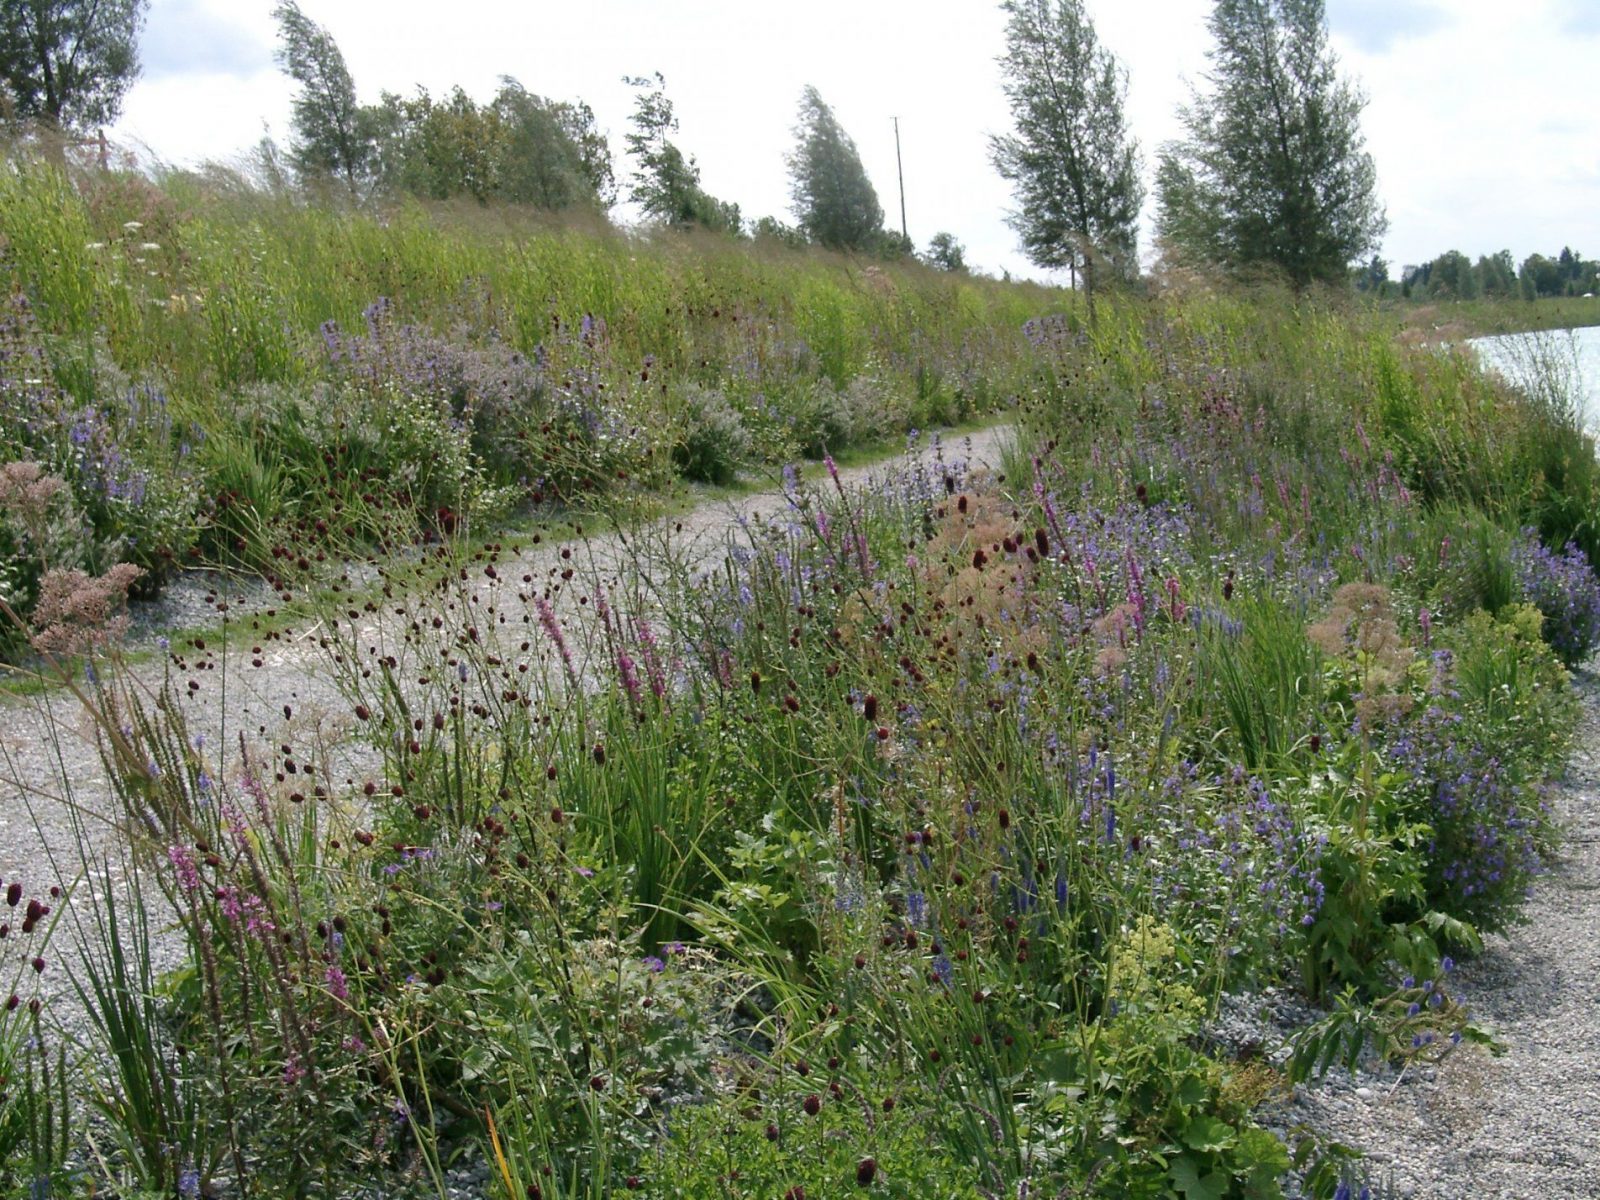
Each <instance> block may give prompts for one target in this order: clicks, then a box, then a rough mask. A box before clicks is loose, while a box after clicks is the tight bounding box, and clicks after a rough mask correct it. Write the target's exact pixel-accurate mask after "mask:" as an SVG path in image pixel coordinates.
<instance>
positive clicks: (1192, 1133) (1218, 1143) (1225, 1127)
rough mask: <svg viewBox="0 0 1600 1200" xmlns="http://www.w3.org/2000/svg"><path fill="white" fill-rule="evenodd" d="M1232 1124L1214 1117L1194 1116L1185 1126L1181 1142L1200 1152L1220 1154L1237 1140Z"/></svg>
mask: <svg viewBox="0 0 1600 1200" xmlns="http://www.w3.org/2000/svg"><path fill="white" fill-rule="evenodd" d="M1237 1137H1238V1135H1237V1134H1236V1133H1235V1132H1234V1128H1233V1126H1232V1125H1229V1124H1228V1123H1227V1122H1226V1121H1222V1120H1219V1119H1218V1118H1216V1117H1195V1118H1194V1119H1193V1120H1192V1121H1190V1122H1189V1124H1188V1125H1187V1126H1185V1128H1184V1131H1183V1143H1184V1145H1186V1146H1188V1147H1189V1148H1190V1149H1191V1150H1198V1151H1200V1153H1202V1154H1220V1153H1221V1152H1222V1151H1224V1150H1226V1149H1228V1147H1230V1146H1232V1145H1233V1144H1234V1142H1235V1141H1236V1140H1237Z"/></svg>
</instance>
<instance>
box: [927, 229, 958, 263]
mask: <svg viewBox="0 0 1600 1200" xmlns="http://www.w3.org/2000/svg"><path fill="white" fill-rule="evenodd" d="M922 259H923V261H924V262H926V263H927V264H928V265H929V266H930V267H935V268H937V269H938V270H941V271H965V270H966V269H967V248H966V247H965V246H963V245H962V244H961V242H960V240H959V239H958V238H957V237H956V235H955V234H953V233H946V232H943V231H941V232H939V233H936V234H934V235H933V236H932V237H931V238H929V239H928V248H927V250H925V251H924V252H923V255H922Z"/></svg>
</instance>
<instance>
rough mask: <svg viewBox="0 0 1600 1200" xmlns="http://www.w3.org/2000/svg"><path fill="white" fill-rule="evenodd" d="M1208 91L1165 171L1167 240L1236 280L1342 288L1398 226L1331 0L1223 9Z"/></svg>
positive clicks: (1215, 25) (1217, 15)
mask: <svg viewBox="0 0 1600 1200" xmlns="http://www.w3.org/2000/svg"><path fill="white" fill-rule="evenodd" d="M1210 28H1211V33H1212V36H1213V37H1214V38H1215V40H1216V44H1215V46H1213V47H1212V49H1211V50H1210V51H1209V57H1210V59H1211V70H1210V72H1209V74H1208V75H1207V76H1206V78H1207V80H1208V81H1209V83H1210V84H1211V87H1212V91H1211V94H1209V95H1202V94H1200V93H1199V92H1198V91H1197V92H1196V93H1195V95H1194V98H1193V100H1192V101H1191V103H1190V104H1189V105H1188V106H1187V107H1185V108H1184V109H1183V110H1182V111H1181V113H1180V116H1181V118H1182V120H1183V123H1184V126H1185V128H1186V132H1187V137H1186V138H1185V139H1184V140H1182V141H1180V142H1176V143H1172V144H1170V145H1168V146H1167V147H1165V148H1164V149H1163V151H1162V155H1161V164H1160V168H1159V170H1158V172H1157V194H1158V199H1159V203H1160V210H1159V218H1158V228H1159V231H1160V233H1161V236H1162V237H1163V238H1164V239H1165V240H1166V241H1167V243H1168V244H1169V245H1170V246H1172V247H1173V248H1174V249H1175V250H1177V251H1178V252H1179V253H1180V254H1182V255H1185V256H1190V257H1194V258H1199V259H1202V260H1206V261H1209V262H1212V263H1215V264H1218V265H1220V266H1222V267H1224V268H1226V269H1229V270H1233V271H1249V270H1252V269H1259V268H1261V267H1269V268H1272V269H1276V270H1278V271H1281V272H1282V273H1283V274H1284V275H1285V276H1286V277H1287V278H1288V279H1289V280H1290V281H1291V282H1292V283H1293V284H1294V285H1295V286H1296V287H1304V286H1306V285H1307V284H1310V283H1311V282H1313V281H1317V280H1329V281H1334V280H1342V279H1344V278H1345V272H1346V269H1347V268H1348V266H1349V264H1350V263H1352V262H1355V261H1356V260H1358V259H1360V258H1362V257H1364V256H1365V255H1366V254H1367V253H1368V252H1369V251H1372V250H1374V249H1376V247H1377V245H1378V241H1379V239H1380V238H1381V237H1382V235H1383V232H1384V230H1385V228H1387V221H1386V220H1385V218H1384V215H1383V210H1382V208H1381V206H1380V205H1379V203H1378V199H1377V172H1376V170H1375V168H1374V167H1373V163H1372V158H1371V156H1370V155H1368V154H1367V153H1366V151H1365V149H1364V143H1363V140H1362V135H1361V122H1360V118H1361V109H1362V107H1363V106H1364V104H1365V100H1364V99H1363V97H1362V96H1361V94H1360V92H1359V91H1358V90H1357V89H1356V88H1354V87H1353V86H1352V85H1350V84H1349V83H1347V82H1346V81H1345V80H1343V79H1341V78H1340V76H1339V72H1338V63H1337V60H1336V59H1335V57H1334V55H1333V53H1332V51H1331V50H1329V48H1328V26H1327V19H1326V14H1325V12H1324V7H1323V0H1215V7H1214V9H1213V10H1212V14H1211V19H1210Z"/></svg>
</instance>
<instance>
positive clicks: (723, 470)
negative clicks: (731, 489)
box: [672, 383, 751, 484]
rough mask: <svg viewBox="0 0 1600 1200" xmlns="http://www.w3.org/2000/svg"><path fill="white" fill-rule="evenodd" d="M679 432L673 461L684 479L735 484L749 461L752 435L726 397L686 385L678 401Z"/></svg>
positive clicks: (710, 390) (709, 389) (695, 385)
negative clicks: (741, 470)
mask: <svg viewBox="0 0 1600 1200" xmlns="http://www.w3.org/2000/svg"><path fill="white" fill-rule="evenodd" d="M678 404H679V410H678V411H679V416H678V424H679V433H678V440H677V442H676V443H675V444H674V446H673V448H672V461H673V463H674V464H675V465H676V466H677V468H678V471H679V472H680V473H681V474H682V475H683V477H684V478H685V479H692V480H697V481H699V482H702V483H717V484H727V483H732V482H733V481H734V480H735V479H736V478H737V477H738V474H739V469H740V468H741V467H742V466H743V465H744V464H745V463H746V462H748V461H749V459H750V451H751V446H750V435H749V433H748V432H747V431H746V430H745V427H744V421H743V419H742V418H741V417H740V416H739V413H738V411H737V410H736V409H735V408H734V407H733V406H732V405H730V404H729V403H728V401H727V400H726V399H725V398H724V397H723V395H722V394H721V393H720V392H718V391H715V390H713V389H711V388H706V387H702V386H701V385H699V384H693V383H691V384H687V385H685V387H684V389H683V391H682V393H681V394H680V396H679V398H678Z"/></svg>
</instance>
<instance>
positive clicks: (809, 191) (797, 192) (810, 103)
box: [789, 86, 883, 250]
mask: <svg viewBox="0 0 1600 1200" xmlns="http://www.w3.org/2000/svg"><path fill="white" fill-rule="evenodd" d="M794 136H795V148H794V152H793V153H792V154H790V155H789V195H790V198H791V199H792V200H793V203H794V215H795V219H796V220H797V221H798V222H799V224H800V228H801V229H802V230H803V231H804V232H805V235H806V236H807V237H808V238H810V239H811V240H812V241H814V242H819V243H821V244H822V245H824V246H828V247H831V248H832V249H835V250H863V249H866V248H868V247H869V246H871V245H873V244H874V243H875V242H876V241H877V240H878V238H879V237H880V236H881V233H882V230H883V205H881V204H879V203H878V193H877V191H876V190H875V189H874V188H873V186H872V180H870V179H868V178H867V170H866V168H865V167H863V166H862V165H861V155H860V154H859V153H858V152H857V151H856V144H855V142H854V141H853V140H851V137H850V135H849V134H848V133H846V132H845V131H844V127H843V126H842V125H840V124H839V121H838V118H836V117H835V116H834V115H833V110H832V109H831V108H829V107H828V106H827V105H826V104H825V103H823V100H822V96H821V95H820V94H819V93H818V91H817V89H816V88H814V87H810V86H807V87H806V89H805V91H803V92H802V93H801V94H800V120H799V122H798V123H797V124H796V125H795V129H794Z"/></svg>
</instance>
